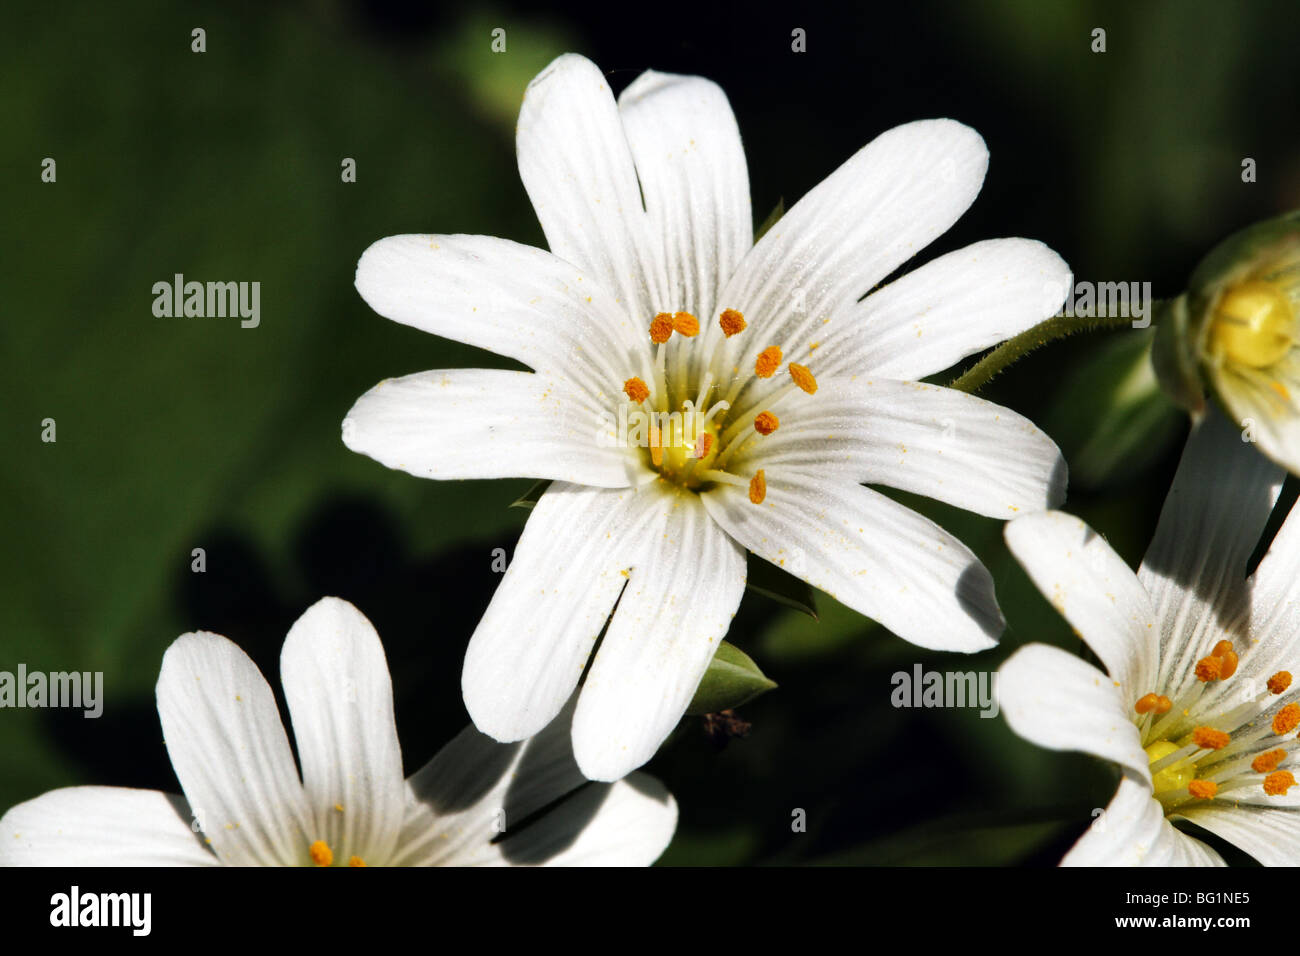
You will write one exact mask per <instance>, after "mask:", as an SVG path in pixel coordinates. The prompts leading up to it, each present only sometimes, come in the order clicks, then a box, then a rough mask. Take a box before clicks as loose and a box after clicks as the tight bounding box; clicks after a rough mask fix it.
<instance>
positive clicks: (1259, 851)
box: [1182, 803, 1300, 866]
mask: <svg viewBox="0 0 1300 956" xmlns="http://www.w3.org/2000/svg"><path fill="white" fill-rule="evenodd" d="M1182 815H1183V816H1184V817H1186V818H1187V819H1188V820H1191V821H1192V822H1193V823H1195V824H1196V825H1197V826H1202V827H1205V829H1207V830H1209V831H1210V832H1211V833H1213V834H1214V835H1215V836H1217V837H1220V838H1222V839H1224V840H1227V841H1228V842H1229V843H1231V844H1233V845H1234V846H1237V847H1239V848H1240V849H1242V850H1245V851H1246V852H1247V853H1249V854H1250V855H1251V856H1253V857H1254V858H1255V859H1256V860H1258V861H1259V862H1260V863H1262V864H1264V865H1265V866H1298V865H1300V810H1297V809H1296V808H1295V807H1288V808H1281V807H1279V808H1272V807H1257V806H1242V807H1236V806H1223V805H1220V804H1218V803H1215V804H1211V805H1209V806H1205V807H1198V808H1196V809H1192V810H1187V811H1185V812H1184V813H1183V814H1182Z"/></svg>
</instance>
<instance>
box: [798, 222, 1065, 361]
mask: <svg viewBox="0 0 1300 956" xmlns="http://www.w3.org/2000/svg"><path fill="white" fill-rule="evenodd" d="M1069 288H1070V268H1069V266H1067V265H1066V264H1065V261H1064V260H1063V259H1062V258H1061V257H1060V256H1058V255H1057V254H1056V253H1055V252H1053V251H1052V250H1051V249H1049V248H1048V247H1047V246H1045V245H1043V244H1042V243H1041V242H1035V241H1033V240H1030V239H989V240H987V241H985V242H977V243H975V244H974V245H970V246H967V247H966V248H965V249H958V250H957V251H956V252H950V253H948V254H947V255H945V256H940V257H939V258H938V259H935V260H933V261H931V262H927V263H926V264H925V265H923V266H920V267H918V268H916V269H914V270H912V271H911V272H909V273H908V274H907V275H905V276H903V277H902V278H900V279H897V280H896V281H894V282H891V283H890V284H889V285H887V286H885V287H884V288H882V289H880V290H879V291H876V292H873V293H872V294H871V295H869V296H867V297H866V298H865V299H863V300H862V301H861V302H860V303H857V304H855V305H852V306H850V307H849V308H847V309H844V310H842V311H841V312H839V313H838V314H837V315H836V316H835V317H834V318H833V319H832V321H830V322H829V323H827V324H826V326H825V328H823V329H821V330H818V331H817V334H816V336H815V337H816V338H817V339H818V341H819V342H820V347H819V349H818V350H817V351H816V352H815V353H812V354H811V356H810V358H811V359H815V360H816V361H817V362H818V369H819V370H820V375H838V374H870V375H881V376H885V377H887V378H901V379H917V378H924V377H926V376H927V375H932V374H934V373H935V372H939V371H942V370H943V369H946V368H948V367H950V366H951V365H953V364H954V363H955V362H958V361H960V360H961V359H963V358H965V357H966V356H968V355H971V354H973V353H975V352H979V351H981V350H982V349H986V348H988V347H989V346H992V345H997V344H998V343H999V342H1002V341H1005V340H1006V339H1009V338H1011V337H1012V336H1015V335H1018V334H1020V333H1021V332H1023V331H1025V330H1026V329H1028V328H1030V327H1032V326H1034V325H1036V324H1038V323H1039V322H1041V321H1042V320H1043V319H1045V318H1047V317H1048V316H1051V315H1055V314H1056V311H1057V309H1058V308H1060V305H1061V302H1062V301H1063V300H1064V299H1065V296H1066V293H1067V292H1068V291H1069ZM801 345H803V343H798V345H796V350H797V349H798V348H799V346H801ZM788 358H790V359H791V360H793V361H802V359H801V358H800V357H799V356H798V354H795V355H791V356H788Z"/></svg>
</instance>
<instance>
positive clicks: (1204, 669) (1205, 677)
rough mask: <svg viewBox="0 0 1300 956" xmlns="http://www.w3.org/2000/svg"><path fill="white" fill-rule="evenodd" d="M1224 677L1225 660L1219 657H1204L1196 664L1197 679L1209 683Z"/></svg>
mask: <svg viewBox="0 0 1300 956" xmlns="http://www.w3.org/2000/svg"><path fill="white" fill-rule="evenodd" d="M1222 675H1223V659H1222V658H1219V657H1202V658H1201V659H1200V660H1199V661H1197V662H1196V679H1197V680H1199V681H1204V682H1205V683H1209V682H1210V681H1213V680H1218V679H1219V678H1220V677H1221V676H1222Z"/></svg>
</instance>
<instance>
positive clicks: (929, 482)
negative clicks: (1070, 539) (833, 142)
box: [733, 379, 1066, 519]
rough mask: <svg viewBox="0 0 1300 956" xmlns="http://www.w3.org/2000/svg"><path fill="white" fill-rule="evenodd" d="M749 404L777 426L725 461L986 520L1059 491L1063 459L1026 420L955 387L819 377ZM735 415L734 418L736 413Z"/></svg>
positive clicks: (1044, 502) (1028, 507)
mask: <svg viewBox="0 0 1300 956" xmlns="http://www.w3.org/2000/svg"><path fill="white" fill-rule="evenodd" d="M818 385H819V387H818V392H817V394H816V395H815V396H811V397H810V396H808V395H805V394H804V393H803V392H798V391H796V392H791V393H787V394H786V396H785V397H784V398H783V399H781V400H780V401H778V402H775V403H772V404H770V405H764V406H762V408H755V409H754V414H757V412H758V411H761V410H763V409H767V410H770V411H772V412H774V413H775V414H776V415H777V416H778V418H779V419H780V421H781V427H780V428H779V429H778V430H777V431H775V432H773V433H772V434H771V435H768V436H765V437H763V436H759V435H757V434H755V435H753V436H752V437H751V438H750V439H749V440H748V441H747V442H746V444H745V447H744V448H743V449H742V450H741V451H739V452H738V453H736V457H735V458H734V459H733V460H734V461H735V462H736V465H735V467H736V469H737V470H738V471H740V472H742V473H752V472H753V471H755V470H757V469H759V468H763V469H767V468H776V467H783V468H786V469H790V468H793V469H797V470H800V471H804V472H807V473H809V474H814V475H817V474H820V475H827V476H829V475H836V476H838V477H843V478H845V479H846V480H848V481H852V482H855V483H857V482H863V483H867V484H880V485H887V486H889V487H891V488H899V489H902V490H904V491H912V492H916V493H917V494H922V495H926V496H928V497H930V498H935V499H938V500H939V501H946V502H948V503H949V504H953V505H957V506H958V507H961V508H966V509H967V510H970V511H975V512H978V513H979V514H982V515H988V516H989V517H993V518H1004V519H1005V518H1011V517H1014V516H1015V514H1016V513H1017V512H1021V511H1037V510H1041V509H1043V508H1047V507H1051V506H1052V505H1055V504H1059V503H1060V502H1061V500H1062V499H1064V497H1065V474H1066V468H1065V459H1064V458H1062V457H1061V452H1060V450H1059V449H1058V448H1057V447H1056V444H1055V443H1054V442H1053V441H1052V440H1051V439H1050V438H1048V437H1047V435H1045V434H1044V433H1043V432H1042V431H1040V430H1039V428H1038V427H1037V426H1036V425H1034V423H1033V422H1031V421H1029V419H1027V418H1025V417H1023V416H1022V415H1018V414H1016V413H1015V412H1013V411H1010V410H1009V409H1006V408H1003V407H1002V406H1000V405H994V404H993V403H992V402H986V401H984V400H983V399H980V398H975V397H974V396H972V395H967V394H965V393H963V392H957V391H954V390H952V389H950V388H940V387H938V386H935V385H923V384H920V383H918V382H895V381H890V380H888V379H875V380H870V381H869V380H865V379H863V380H857V381H852V380H848V379H833V380H831V381H826V380H824V379H819V382H818ZM742 420H744V419H742Z"/></svg>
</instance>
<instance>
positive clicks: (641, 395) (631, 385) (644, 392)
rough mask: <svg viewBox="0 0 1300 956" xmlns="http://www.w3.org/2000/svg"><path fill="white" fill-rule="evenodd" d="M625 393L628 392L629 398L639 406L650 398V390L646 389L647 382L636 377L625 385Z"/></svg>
mask: <svg viewBox="0 0 1300 956" xmlns="http://www.w3.org/2000/svg"><path fill="white" fill-rule="evenodd" d="M623 391H625V392H627V397H628V398H630V399H632V401H634V402H636V403H637V404H638V405H640V404H641V403H642V402H644V401H645V400H646V399H647V398H649V397H650V389H648V388H646V384H645V382H643V381H641V380H640V379H639V378H637V377H636V376H635V375H634V376H632V377H631V378H629V379H628V380H627V381H626V382H624V383H623Z"/></svg>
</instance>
